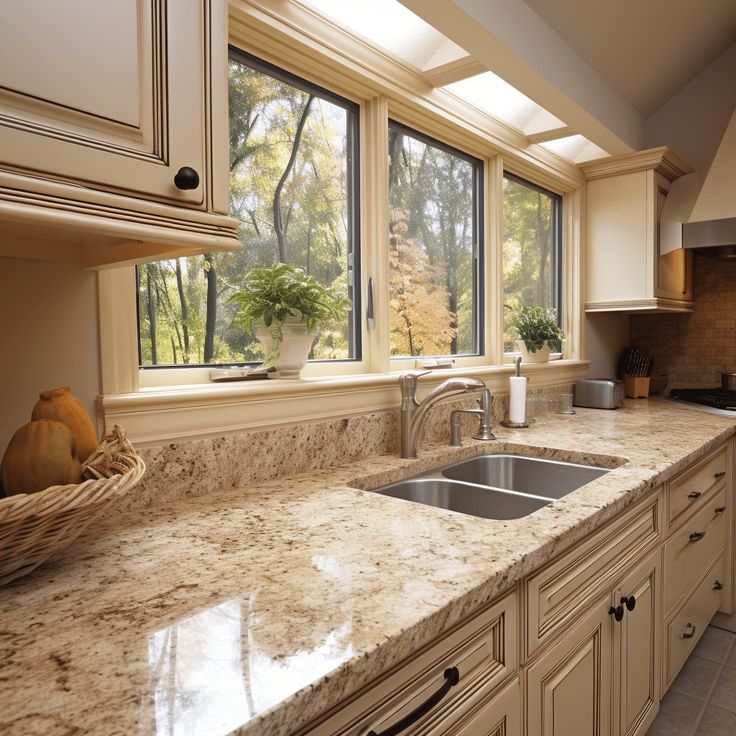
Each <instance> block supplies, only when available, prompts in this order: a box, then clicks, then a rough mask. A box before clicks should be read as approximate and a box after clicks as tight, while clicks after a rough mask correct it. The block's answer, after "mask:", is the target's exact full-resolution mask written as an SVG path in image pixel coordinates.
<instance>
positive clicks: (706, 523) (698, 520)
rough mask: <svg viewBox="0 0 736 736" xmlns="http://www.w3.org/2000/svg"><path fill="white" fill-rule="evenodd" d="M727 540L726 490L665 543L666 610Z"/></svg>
mask: <svg viewBox="0 0 736 736" xmlns="http://www.w3.org/2000/svg"><path fill="white" fill-rule="evenodd" d="M725 542H726V490H725V489H723V490H721V491H720V492H719V493H718V494H717V495H716V496H715V497H714V498H713V499H711V500H710V501H708V502H707V503H706V505H705V506H703V508H702V509H701V510H700V511H698V513H697V514H695V515H694V516H693V517H692V519H689V520H688V521H686V522H685V524H684V525H683V526H682V527H681V528H680V529H679V531H677V532H676V533H675V534H674V535H673V536H672V537H671V538H670V539H669V540H668V542H667V543H666V544H665V546H664V564H665V568H664V569H665V586H664V587H665V593H664V605H665V611H669V610H670V609H671V608H672V607H673V606H674V605H676V604H677V603H678V601H679V600H680V598H681V597H682V596H683V595H684V594H686V593H687V591H688V590H689V589H690V588H691V587H692V586H693V585H694V584H695V583H696V582H697V580H698V579H699V578H700V576H701V575H702V572H703V569H704V568H705V566H706V565H707V564H708V562H709V561H710V560H712V559H713V558H714V557H715V556H716V555H717V554H718V550H720V549H722V548H723V546H724V544H725Z"/></svg>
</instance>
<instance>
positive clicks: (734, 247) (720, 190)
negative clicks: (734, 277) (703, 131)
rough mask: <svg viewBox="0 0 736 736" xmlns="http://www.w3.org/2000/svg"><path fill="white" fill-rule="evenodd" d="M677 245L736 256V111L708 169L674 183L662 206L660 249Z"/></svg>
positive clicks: (663, 250) (664, 251)
mask: <svg viewBox="0 0 736 736" xmlns="http://www.w3.org/2000/svg"><path fill="white" fill-rule="evenodd" d="M677 248H698V249H706V248H707V249H708V250H707V252H708V254H709V255H713V256H715V257H718V258H728V259H731V258H736V111H734V113H733V115H732V116H731V121H730V122H729V124H728V126H727V127H726V132H725V133H724V136H723V139H722V140H721V143H720V144H719V146H718V149H717V151H716V154H715V156H714V158H713V160H712V162H711V164H710V166H708V167H707V170H702V171H695V172H693V173H692V174H687V175H686V176H683V177H681V178H680V179H678V180H677V181H675V182H673V183H672V187H671V188H670V191H669V194H668V195H667V199H666V200H665V204H664V207H663V209H662V215H661V222H660V252H661V253H668V252H670V251H672V250H676V249H677ZM704 252H705V251H704Z"/></svg>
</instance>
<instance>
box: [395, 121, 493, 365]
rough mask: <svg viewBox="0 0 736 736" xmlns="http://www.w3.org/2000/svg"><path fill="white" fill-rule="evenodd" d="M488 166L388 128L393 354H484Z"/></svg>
mask: <svg viewBox="0 0 736 736" xmlns="http://www.w3.org/2000/svg"><path fill="white" fill-rule="evenodd" d="M482 166H483V165H482V163H481V162H480V161H478V160H477V159H474V158H472V157H470V156H467V155H466V154H463V153H461V152H460V151H456V150H454V149H451V148H449V147H447V146H444V145H442V144H440V143H438V142H437V141H433V140H431V139H429V138H427V137H425V136H423V135H421V134H419V133H416V132H415V131H411V130H409V129H407V128H405V127H404V126H401V125H398V124H397V123H391V124H390V125H389V204H390V224H389V267H390V276H389V279H390V280H389V294H390V334H391V355H392V356H393V357H403V356H413V355H417V356H432V355H468V354H475V353H477V352H479V350H480V345H479V342H480V340H479V329H480V326H479V325H480V319H481V310H480V308H479V306H480V304H479V303H480V299H479V294H480V289H479V274H480V269H479V263H478V261H479V254H480V252H481V251H482V247H481V246H482V244H481V242H480V239H481V232H482V227H481V215H480V211H481V206H482V192H481V182H482Z"/></svg>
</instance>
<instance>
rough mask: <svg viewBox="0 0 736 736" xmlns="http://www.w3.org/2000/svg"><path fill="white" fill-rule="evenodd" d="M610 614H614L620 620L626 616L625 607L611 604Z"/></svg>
mask: <svg viewBox="0 0 736 736" xmlns="http://www.w3.org/2000/svg"><path fill="white" fill-rule="evenodd" d="M608 615H609V616H613V617H614V618H615V619H616V621H620V620H621V619H622V618H623V617H624V607H623V606H616V607H615V608H614V607H613V606H611V607H610V608H609V609H608Z"/></svg>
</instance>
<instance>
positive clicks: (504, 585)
mask: <svg viewBox="0 0 736 736" xmlns="http://www.w3.org/2000/svg"><path fill="white" fill-rule="evenodd" d="M494 429H495V428H494ZM733 431H734V423H733V422H732V421H730V420H729V419H727V418H723V417H719V416H715V415H711V414H707V413H703V412H698V411H695V410H693V409H689V408H686V407H682V406H679V405H674V404H669V403H664V402H661V401H660V402H656V401H653V402H651V403H649V402H638V403H636V402H627V407H626V409H624V410H619V411H612V412H606V411H592V410H578V413H577V414H576V415H574V416H565V417H562V416H555V417H550V418H548V419H546V420H544V421H542V422H539V423H538V424H537V425H535V426H534V427H533V428H530V429H528V430H517V431H511V430H503V429H501V428H498V431H497V436H498V441H496V442H494V443H490V444H479V443H478V444H469V445H468V446H467V447H465V448H463V449H461V450H451V449H448V448H446V447H444V446H434V447H430V448H426V449H424V450H423V451H422V452H421V453H420V458H419V459H418V460H416V461H407V460H401V459H399V458H397V457H395V456H394V455H384V456H372V457H369V458H367V459H364V460H359V461H352V462H343V463H341V464H340V463H339V461H338V460H336V461H335V465H334V466H333V467H331V468H322V469H311V470H309V471H308V472H306V473H303V474H302V475H300V476H297V477H290V478H284V479H281V480H275V481H271V482H269V483H262V484H260V485H258V486H253V487H250V488H248V489H247V492H243V490H239V489H228V490H222V491H214V492H212V493H210V494H208V495H204V496H196V497H194V496H191V497H187V498H181V499H179V500H178V501H175V502H169V504H168V505H165V504H164V505H160V506H152V507H150V508H144V509H140V510H138V511H126V512H121V513H120V514H119V516H117V517H116V518H114V519H110V520H108V521H107V522H105V523H101V524H98V525H97V526H96V527H95V528H93V529H92V530H90V531H89V532H87V533H86V534H84V535H83V536H82V537H80V538H79V540H77V542H76V543H75V544H74V546H73V547H71V548H70V549H69V550H67V551H66V552H65V553H63V554H62V555H60V556H59V557H58V558H57V559H56V560H55V561H53V562H51V563H49V564H47V565H45V566H44V567H42V568H40V569H39V570H37V571H36V572H35V573H34V574H33V575H32V576H31V577H29V578H28V579H26V580H21V581H18V582H16V583H15V584H12V585H10V586H8V587H6V588H2V589H0V733H2V734H4V736H20V735H21V734H22V735H23V736H32V735H35V734H39V735H40V734H43V735H44V736H57V735H59V736H60V735H62V734H63V735H71V734H105V735H106V736H109V735H111V734H141V735H147V734H157V735H163V734H196V735H197V736H208V735H212V736H215V735H217V736H220V735H222V734H227V733H242V734H263V735H268V736H272V735H275V734H283V735H285V734H289V733H292V732H293V731H294V730H296V729H298V728H300V727H301V726H302V725H303V724H305V723H307V722H309V721H311V720H312V719H314V718H315V717H316V716H317V715H319V713H320V712H321V711H323V710H325V709H326V708H328V707H331V706H333V705H335V704H336V703H338V702H339V701H340V700H342V699H343V698H344V697H345V696H347V695H349V694H350V693H351V692H352V691H354V690H356V689H357V688H359V687H361V686H363V685H364V684H366V683H367V682H369V681H371V680H372V679H373V678H375V677H376V676H378V675H379V674H380V673H381V672H382V671H384V670H386V669H387V668H388V667H391V666H392V665H394V664H395V663H397V662H399V661H401V660H402V659H404V658H406V657H407V656H409V655H410V654H411V652H412V651H414V650H416V649H417V648H418V647H421V646H423V645H424V644H426V643H427V642H429V641H431V640H432V639H433V638H435V637H436V636H437V635H438V634H439V633H440V632H441V631H443V630H444V629H446V628H447V627H448V626H451V625H453V624H455V623H456V622H457V621H459V620H461V619H462V618H464V617H466V616H467V615H468V614H470V613H471V612H472V611H473V610H474V609H476V608H477V607H478V606H480V605H482V604H483V603H485V602H487V601H489V600H491V599H493V598H495V597H497V596H498V594H500V593H501V592H503V591H504V590H506V589H508V588H509V587H510V586H511V585H512V584H513V583H514V582H515V581H516V580H518V579H520V578H521V577H523V576H524V575H526V574H527V573H529V572H530V571H532V570H534V569H535V568H537V567H539V566H540V565H541V564H543V563H544V562H545V561H547V560H548V559H550V557H552V556H553V555H555V554H556V553H558V552H560V551H562V550H563V549H565V548H566V547H567V546H569V545H570V544H572V543H573V542H574V541H576V540H578V539H580V538H581V537H583V536H584V535H586V534H587V533H589V532H590V531H591V530H592V529H594V528H596V527H597V526H599V525H600V524H601V523H603V522H605V521H606V520H608V519H610V518H611V517H613V516H615V515H616V514H617V513H618V512H619V511H621V509H622V508H624V507H625V506H626V505H628V504H630V503H632V502H634V501H635V500H637V499H638V498H640V497H641V496H642V495H644V494H645V493H646V492H647V491H648V490H650V489H652V488H654V487H655V486H656V485H657V484H658V483H660V482H661V481H663V480H665V479H666V478H667V477H669V476H671V475H672V474H674V473H676V472H677V471H678V470H680V469H681V468H683V467H685V465H687V464H688V463H690V462H692V461H693V460H695V459H697V458H698V457H700V456H701V455H703V454H705V453H706V452H708V451H709V450H710V449H711V448H713V447H715V446H716V445H717V444H719V443H720V442H722V441H724V440H725V439H726V438H728V437H729V436H731V435H732V434H733ZM232 451H233V452H235V451H237V452H244V449H243V448H232ZM505 451H513V452H519V453H522V454H528V455H535V456H546V457H553V458H561V459H570V460H574V461H577V462H592V463H594V464H600V465H605V466H607V467H611V468H613V469H612V471H611V472H610V473H608V474H607V475H605V476H603V477H601V478H599V479H598V480H596V481H594V482H592V483H590V484H589V485H587V486H584V487H583V488H581V489H579V490H578V491H576V492H574V493H572V494H570V495H568V496H567V497H565V498H564V499H562V500H560V501H557V502H555V503H554V504H552V505H550V506H547V507H545V508H543V509H540V510H539V511H537V512H535V513H534V514H532V515H531V516H528V517H526V518H524V519H519V520H515V521H489V520H484V519H476V518H473V517H469V516H463V515H459V514H455V513H452V512H447V511H442V510H438V509H434V508H431V507H427V506H421V505H418V504H412V503H409V502H405V501H400V500H396V499H391V498H387V497H385V496H381V495H377V494H372V493H369V492H365V491H361V490H356V489H355V488H353V487H351V486H356V485H358V486H362V487H373V486H375V485H379V484H382V483H385V482H389V481H392V480H396V479H398V478H401V477H405V476H407V475H410V474H414V473H418V472H422V471H423V470H427V469H429V468H431V467H436V466H438V465H442V464H445V463H447V462H453V461H456V460H458V459H460V458H462V457H466V456H471V455H475V454H478V453H479V452H505ZM346 460H348V461H349V460H350V458H346ZM233 462H238V463H242V462H243V461H242V459H241V458H233ZM259 462H261V460H259ZM219 470H220V468H218V467H211V468H208V470H207V472H208V473H217V472H219Z"/></svg>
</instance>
